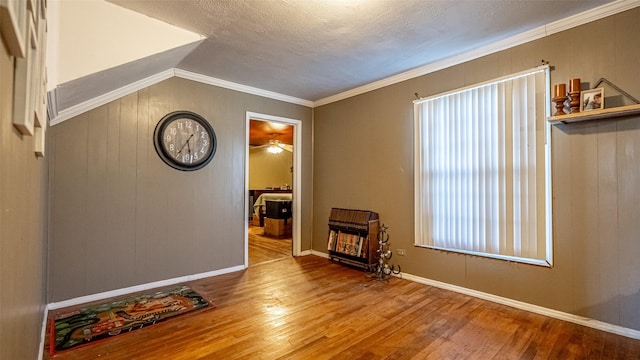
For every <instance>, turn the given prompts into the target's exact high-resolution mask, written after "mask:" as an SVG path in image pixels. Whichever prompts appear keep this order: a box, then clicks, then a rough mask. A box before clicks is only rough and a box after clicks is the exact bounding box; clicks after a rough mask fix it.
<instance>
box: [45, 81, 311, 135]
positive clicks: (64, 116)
mask: <svg viewBox="0 0 640 360" xmlns="http://www.w3.org/2000/svg"><path fill="white" fill-rule="evenodd" d="M172 77H179V78H182V79H187V80H192V81H197V82H200V83H204V84H208V85H213V86H218V87H222V88H225V89H230V90H235V91H240V92H243V93H248V94H252V95H258V96H262V97H266V98H270V99H274V100H280V101H284V102H288V103H293V104H297V105H303V106H307V107H313V102H312V101H310V100H304V99H300V98H296V97H293V96H288V95H283V94H279V93H276V92H273V91H267V90H262V89H258V88H254V87H251V86H246V85H241V84H236V83H234V82H231V81H226V80H221V79H216V78H214V77H211V76H206V75H201V74H197V73H193V72H190V71H186V70H182V69H176V68H171V69H167V70H165V71H162V72H159V73H157V74H155V75H152V76H149V77H147V78H144V79H142V80H138V81H135V82H132V83H131V84H128V85H126V86H123V87H121V88H118V89H115V90H113V91H110V92H108V93H105V94H103V95H100V96H97V97H95V98H93V99H91V100H88V101H85V102H82V103H80V104H78V105H74V106H71V107H69V108H66V109H63V110H60V111H57V109H56V108H55V104H51V105H50V106H49V117H50V119H51V120H50V125H51V126H53V125H57V124H59V123H61V122H63V121H65V120H68V119H71V118H73V117H75V116H78V115H80V114H83V113H85V112H87V111H89V110H93V109H95V108H97V107H98V106H102V105H104V104H107V103H109V102H111V101H114V100H117V99H119V98H121V97H123V96H126V95H129V94H131V93H134V92H136V91H138V90H142V89H144V88H146V87H149V86H151V85H154V84H157V83H159V82H160V81H163V80H167V79H170V78H172ZM48 96H49V99H50V101H51V100H53V101H55V98H56V91H55V89H53V90H51V91H49V93H48Z"/></svg>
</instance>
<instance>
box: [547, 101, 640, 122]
mask: <svg viewBox="0 0 640 360" xmlns="http://www.w3.org/2000/svg"><path fill="white" fill-rule="evenodd" d="M635 114H640V104H638V105H627V106H618V107H614V108H609V109H602V110H591V111H584V112H579V113H575V114H568V115H560V116H549V117H547V121H548V122H549V123H550V124H552V125H553V124H558V123H571V122H578V121H589V120H599V119H613V118H617V117H621V116H629V115H635Z"/></svg>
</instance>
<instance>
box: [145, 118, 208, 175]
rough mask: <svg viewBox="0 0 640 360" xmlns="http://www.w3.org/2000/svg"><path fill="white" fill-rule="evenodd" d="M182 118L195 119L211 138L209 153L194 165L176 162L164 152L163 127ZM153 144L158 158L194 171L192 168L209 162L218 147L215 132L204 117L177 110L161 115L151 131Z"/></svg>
mask: <svg viewBox="0 0 640 360" xmlns="http://www.w3.org/2000/svg"><path fill="white" fill-rule="evenodd" d="M184 118H187V119H191V120H193V121H196V122H197V123H198V124H200V125H201V126H202V127H203V128H204V129H205V130H206V131H207V133H209V138H210V139H211V153H209V155H208V156H207V157H206V158H205V160H204V161H202V162H200V163H198V164H195V165H188V164H182V163H180V162H177V161H176V160H175V159H174V158H173V157H172V156H170V154H168V153H167V152H166V150H165V148H164V146H162V136H163V132H164V129H165V128H166V127H167V126H168V125H169V124H170V123H171V122H172V121H174V120H176V119H184ZM153 146H154V147H155V149H156V152H157V153H158V156H159V157H160V159H162V161H164V162H165V163H166V164H167V165H169V166H171V167H172V168H174V169H177V170H181V171H194V170H198V169H202V168H203V167H205V166H207V164H209V163H210V162H211V160H212V159H213V156H214V155H215V154H216V150H217V147H218V139H217V137H216V132H215V131H214V130H213V126H211V124H209V122H208V121H207V120H206V119H205V118H204V117H202V116H200V115H198V114H196V113H194V112H191V111H186V110H178V111H174V112H171V113H169V114H167V115H165V116H164V117H162V119H160V121H159V122H158V124H157V125H156V128H155V130H154V132H153Z"/></svg>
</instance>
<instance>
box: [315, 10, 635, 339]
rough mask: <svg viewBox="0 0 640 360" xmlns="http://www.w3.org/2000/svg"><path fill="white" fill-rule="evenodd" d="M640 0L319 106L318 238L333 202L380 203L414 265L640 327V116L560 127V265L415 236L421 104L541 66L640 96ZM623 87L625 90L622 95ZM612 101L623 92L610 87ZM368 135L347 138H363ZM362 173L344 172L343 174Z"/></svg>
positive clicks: (565, 78) (406, 263)
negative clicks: (419, 244)
mask: <svg viewBox="0 0 640 360" xmlns="http://www.w3.org/2000/svg"><path fill="white" fill-rule="evenodd" d="M638 19H640V8H635V9H633V10H629V11H626V12H624V13H621V14H618V15H614V16H611V17H609V18H605V19H602V20H599V21H596V22H593V23H590V24H586V25H583V26H580V27H578V28H575V29H571V30H568V31H564V32H561V33H558V34H554V35H552V36H549V37H546V38H544V39H540V40H537V41H533V42H530V43H526V44H523V45H520V46H517V47H514V48H512V49H509V50H505V51H501V52H498V53H496V54H492V55H489V56H485V57H483V58H480V59H477V60H473V61H470V62H467V63H464V64H461V65H457V66H453V67H450V68H447V69H444V70H441V71H438V72H435V73H432V74H428V75H425V76H422V77H419V78H415V79H411V80H408V81H405V82H402V83H399V84H395V85H391V86H388V87H386V88H383V89H379V90H376V91H372V92H370V93H367V94H363V95H360V96H357V97H354V98H350V99H346V100H343V101H340V102H337V103H332V104H328V105H325V106H322V107H319V108H316V109H315V113H314V118H315V122H314V124H315V128H314V143H315V148H314V151H315V156H314V243H313V248H314V249H315V250H318V251H326V235H327V224H326V222H327V217H328V215H329V210H330V208H331V207H353V208H359V209H371V210H374V211H378V212H379V213H380V217H381V222H382V223H385V225H387V226H388V227H389V235H390V238H391V243H392V246H393V250H394V251H395V249H398V248H404V249H406V250H407V252H406V256H405V257H400V256H397V253H396V254H395V256H394V257H393V262H394V263H400V264H401V265H402V269H403V270H404V271H405V272H407V273H410V274H414V275H417V276H421V277H425V278H430V279H434V280H438V281H443V282H447V283H450V284H455V285H459V286H464V287H467V288H470V289H475V290H479V291H483V292H487V293H492V294H496V295H499V296H503V297H507V298H512V299H515V300H520V301H524V302H528V303H532V304H536V305H541V306H544V307H548V308H551V309H557V310H560V311H564V312H569V313H572V314H576V315H581V316H586V317H590V318H594V319H597V320H601V321H604V322H608V323H611V324H616V325H621V326H624V327H629V328H632V329H636V330H640V312H639V311H638V309H639V308H640V192H639V191H638V189H640V117H638V116H636V117H633V118H625V119H618V120H608V121H607V120H602V121H595V122H589V123H577V124H571V125H558V126H554V128H553V130H552V146H553V150H552V151H553V155H552V157H553V159H552V162H553V164H552V167H553V198H554V203H553V212H554V216H553V222H554V226H553V233H554V266H553V268H544V267H538V266H533V265H523V264H515V263H509V262H505V261H499V260H491V259H486V258H480V257H473V256H467V255H460V254H454V253H448V252H443V251H436V250H429V249H423V248H416V247H414V246H413V205H414V204H413V104H412V100H413V99H414V93H416V92H418V93H419V94H420V95H421V96H429V95H434V94H438V93H441V92H444V91H447V90H452V89H456V88H459V87H462V86H466V85H471V84H474V83H477V82H481V81H486V80H490V79H493V78H496V77H499V76H502V75H506V74H509V73H513V72H516V71H520V70H525V69H528V68H532V67H534V66H536V65H539V64H540V61H541V59H545V60H547V61H549V62H550V63H551V65H553V66H554V67H555V70H554V71H552V72H551V83H552V85H553V84H555V83H561V82H564V83H568V82H569V79H571V78H574V77H579V78H581V79H582V81H583V82H586V83H590V85H591V86H593V85H595V82H596V81H597V80H598V79H599V78H601V77H605V78H607V79H609V80H610V81H612V82H613V83H615V84H617V85H618V86H619V87H621V88H622V89H624V90H626V91H627V92H629V93H631V94H633V95H634V96H635V97H636V98H640V71H638V65H639V64H640V62H639V61H638V59H639V58H640V41H639V38H638V34H640V21H638ZM611 96H613V97H611ZM605 97H606V99H605V105H606V103H607V102H608V101H614V100H617V101H619V100H620V99H619V97H616V96H615V94H614V93H613V90H612V89H607V88H605ZM355 134H358V136H357V138H358V140H359V141H358V142H354V141H347V139H353V138H356V136H355ZM346 173H351V174H354V173H355V174H358V176H335V175H336V174H346Z"/></svg>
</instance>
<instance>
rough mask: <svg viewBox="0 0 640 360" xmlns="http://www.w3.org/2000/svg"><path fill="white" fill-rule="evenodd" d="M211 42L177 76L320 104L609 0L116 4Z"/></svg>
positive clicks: (170, 0) (152, 0)
mask: <svg viewBox="0 0 640 360" xmlns="http://www.w3.org/2000/svg"><path fill="white" fill-rule="evenodd" d="M109 2H111V3H114V4H117V5H119V6H122V7H125V8H128V9H130V10H133V11H136V12H139V13H142V14H145V15H147V16H150V17H152V18H156V19H158V20H161V21H164V22H167V23H170V24H172V25H176V26H178V27H181V28H184V29H187V30H190V31H193V32H195V33H199V34H202V35H205V36H206V39H205V40H203V41H202V42H201V43H200V44H199V45H198V46H197V47H195V48H194V49H193V50H191V51H190V52H189V53H188V54H187V55H186V56H184V58H182V59H181V60H180V62H179V63H178V64H177V66H176V67H177V68H180V69H183V70H189V71H192V72H195V73H199V74H203V75H207V76H211V77H215V78H218V79H222V80H227V81H231V82H235V83H238V84H242V85H247V86H252V87H256V88H260V89H264V90H269V91H273V92H277V93H281V94H284V95H289V96H293V97H296V98H301V99H305V100H311V101H315V100H318V99H322V98H325V97H328V96H331V95H335V94H338V93H340V92H343V91H347V90H350V89H353V88H356V87H358V86H362V85H365V84H368V83H371V82H374V81H377V80H380V79H384V78H387V77H389V76H393V75H396V74H399V73H402V72H405V71H408V70H411V69H413V68H417V67H420V66H423V65H427V64H430V63H433V62H436V61H439V60H442V59H446V58H449V57H452V56H455V55H458V54H462V53H465V52H468V51H471V50H473V49H476V48H478V47H481V46H484V45H488V44H490V43H492V42H495V41H498V40H501V39H505V38H508V37H510V36H513V35H516V34H518V33H521V32H524V31H527V30H530V29H533V28H536V27H539V26H542V25H545V24H548V23H551V22H553V21H556V20H560V19H563V18H566V17H568V16H571V15H574V14H577V13H580V12H583V11H586V10H588V9H591V8H594V7H597V6H599V5H602V4H605V3H608V2H610V0H563V1H558V0H457V1H453V0H451V1H445V0H199V1H182V0H164V1H157V0H109Z"/></svg>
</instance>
